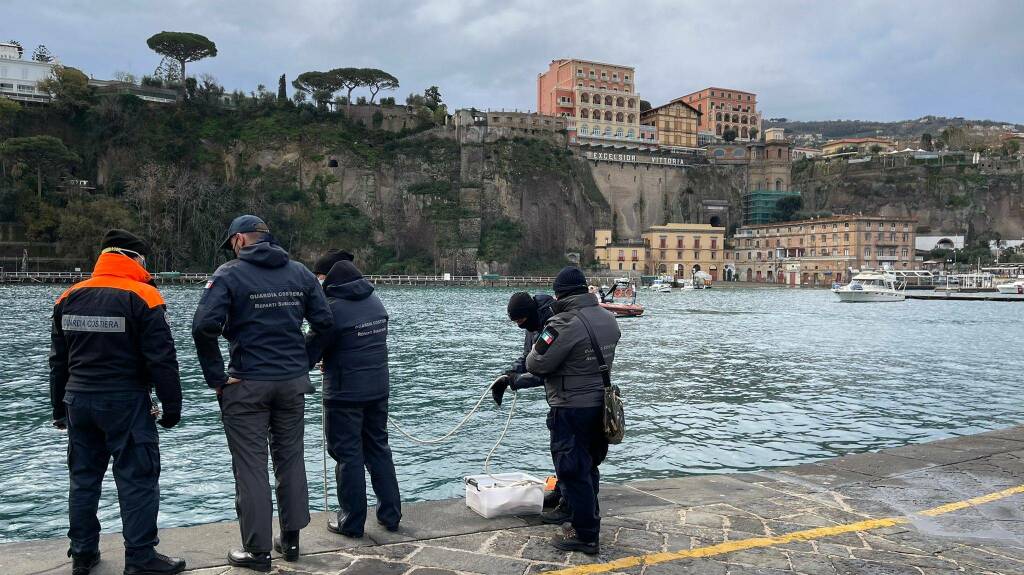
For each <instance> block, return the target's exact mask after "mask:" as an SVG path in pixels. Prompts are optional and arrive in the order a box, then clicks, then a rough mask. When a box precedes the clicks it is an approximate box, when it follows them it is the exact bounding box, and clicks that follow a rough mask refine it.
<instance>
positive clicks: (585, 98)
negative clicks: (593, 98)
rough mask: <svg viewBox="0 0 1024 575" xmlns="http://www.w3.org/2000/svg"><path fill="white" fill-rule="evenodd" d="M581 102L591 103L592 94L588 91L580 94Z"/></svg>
mask: <svg viewBox="0 0 1024 575" xmlns="http://www.w3.org/2000/svg"><path fill="white" fill-rule="evenodd" d="M580 102H581V103H583V104H589V103H590V96H589V95H587V93H586V92H584V93H582V94H580Z"/></svg>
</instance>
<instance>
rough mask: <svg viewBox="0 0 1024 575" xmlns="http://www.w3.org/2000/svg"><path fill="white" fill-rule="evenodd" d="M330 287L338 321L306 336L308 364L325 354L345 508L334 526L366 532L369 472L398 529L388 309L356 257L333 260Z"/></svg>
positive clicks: (329, 427)
mask: <svg viewBox="0 0 1024 575" xmlns="http://www.w3.org/2000/svg"><path fill="white" fill-rule="evenodd" d="M324 291H325V292H326V294H327V301H328V302H329V303H330V306H331V310H332V312H333V314H334V327H333V329H331V330H330V331H328V332H325V333H312V334H310V335H309V336H308V337H307V338H306V348H307V353H308V356H309V366H310V368H312V366H314V365H315V364H316V363H317V362H319V361H320V360H321V358H322V359H323V366H324V390H323V393H324V406H325V414H324V415H325V421H326V423H325V432H326V434H327V446H328V453H330V454H331V457H332V458H333V459H334V461H336V462H337V465H336V466H335V477H336V480H337V482H338V499H339V500H340V503H341V511H340V512H339V513H338V518H337V521H328V522H327V529H328V530H329V531H331V532H333V533H338V534H340V535H345V536H348V537H356V538H358V537H362V536H363V530H364V526H365V523H366V477H365V475H364V471H363V468H364V467H365V468H366V471H369V472H370V483H371V484H372V485H373V493H374V495H376V496H377V522H378V523H380V524H381V525H383V526H384V528H385V529H387V530H388V531H397V530H398V523H399V521H401V519H402V503H401V497H400V495H399V492H398V478H397V477H396V475H395V464H394V461H393V460H392V458H391V448H390V447H389V446H388V429H387V426H388V393H389V374H388V341H387V340H388V312H387V310H385V309H384V304H382V303H381V301H380V299H379V298H378V297H377V295H376V294H374V293H373V284H371V283H370V282H368V281H366V279H364V278H363V274H362V273H360V271H359V270H358V269H357V268H356V266H355V265H353V264H352V262H351V261H348V260H341V261H338V262H337V263H336V264H334V267H332V268H331V270H330V273H328V274H327V279H326V280H325V281H324Z"/></svg>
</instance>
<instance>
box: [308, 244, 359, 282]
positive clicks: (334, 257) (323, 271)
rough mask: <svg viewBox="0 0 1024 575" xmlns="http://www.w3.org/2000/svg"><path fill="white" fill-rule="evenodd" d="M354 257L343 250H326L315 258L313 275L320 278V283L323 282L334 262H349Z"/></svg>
mask: <svg viewBox="0 0 1024 575" xmlns="http://www.w3.org/2000/svg"><path fill="white" fill-rule="evenodd" d="M354 259H355V257H354V256H353V255H352V254H350V253H349V252H346V251H345V250H339V249H336V248H331V249H329V250H327V253H325V254H324V255H322V256H320V257H319V258H317V260H316V263H314V264H313V275H315V276H316V279H318V280H320V283H323V281H324V280H325V279H326V278H327V274H328V273H330V271H331V268H332V267H334V264H336V263H338V262H340V261H348V262H351V261H353V260H354Z"/></svg>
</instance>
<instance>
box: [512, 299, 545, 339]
mask: <svg viewBox="0 0 1024 575" xmlns="http://www.w3.org/2000/svg"><path fill="white" fill-rule="evenodd" d="M508 317H509V319H511V320H513V321H515V320H518V319H523V318H526V321H525V322H523V324H522V325H520V326H519V327H521V328H523V329H525V330H526V331H537V330H538V329H540V327H541V326H540V313H539V312H538V311H537V302H536V300H534V299H533V297H531V296H530V294H528V293H526V292H522V291H521V292H516V293H514V294H512V297H510V298H509V300H508Z"/></svg>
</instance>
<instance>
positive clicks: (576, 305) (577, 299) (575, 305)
mask: <svg viewBox="0 0 1024 575" xmlns="http://www.w3.org/2000/svg"><path fill="white" fill-rule="evenodd" d="M595 305H597V298H595V297H594V294H592V293H584V294H577V295H571V296H568V297H565V298H563V299H560V300H556V301H555V303H553V304H551V311H553V312H555V313H562V312H566V311H573V310H577V309H583V308H585V307H592V306H595Z"/></svg>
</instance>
